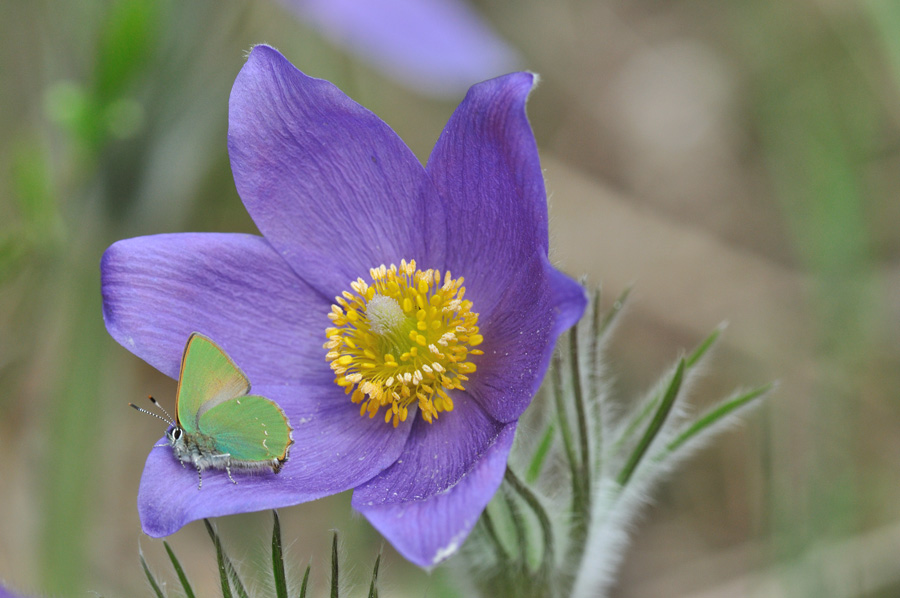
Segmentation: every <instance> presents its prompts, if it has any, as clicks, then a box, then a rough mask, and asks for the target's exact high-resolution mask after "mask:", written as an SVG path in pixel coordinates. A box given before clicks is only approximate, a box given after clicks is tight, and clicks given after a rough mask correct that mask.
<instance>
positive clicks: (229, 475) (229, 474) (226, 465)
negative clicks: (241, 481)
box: [225, 462, 237, 486]
mask: <svg viewBox="0 0 900 598" xmlns="http://www.w3.org/2000/svg"><path fill="white" fill-rule="evenodd" d="M225 472H226V473H227V474H228V479H229V480H231V483H232V484H234V485H235V486H237V482H235V481H234V478H233V477H231V463H228V462H226V463H225Z"/></svg>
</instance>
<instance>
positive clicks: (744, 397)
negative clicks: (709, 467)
mask: <svg viewBox="0 0 900 598" xmlns="http://www.w3.org/2000/svg"><path fill="white" fill-rule="evenodd" d="M770 390H772V384H766V385H765V386H760V387H759V388H755V389H753V390H751V391H749V392H746V393H744V394H741V395H739V396H737V397H735V398H733V399H727V400H725V401H723V402H722V403H720V404H719V405H716V406H715V407H713V408H712V409H710V410H709V411H707V412H706V413H704V414H703V415H701V416H700V417H699V418H697V420H696V421H695V422H694V423H693V424H691V425H690V426H688V428H687V429H686V430H684V431H683V432H682V433H681V434H679V435H678V436H677V437H675V439H674V440H672V441H671V442H669V444H667V445H666V448H665V450H664V451H663V452H662V453H660V454H659V455H657V456H656V457H654V460H655V461H661V460H663V459H664V458H665V456H666V455H668V454H671V453H673V452H675V451H676V450H678V449H679V448H681V447H682V446H683V445H684V444H685V443H686V442H687V441H689V440H690V439H691V438H694V437H695V436H696V435H697V434H699V433H700V432H702V431H703V430H705V429H707V428H709V427H710V426H712V425H713V424H715V423H716V422H718V421H721V420H722V418H724V417H727V416H728V415H730V414H731V413H734V412H735V411H736V410H738V409H740V408H741V407H744V406H745V405H748V404H750V403H751V402H753V401H754V400H756V399H758V398H760V397H762V396H763V395H765V394H767V393H768V392H769V391H770Z"/></svg>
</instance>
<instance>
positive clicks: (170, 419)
mask: <svg viewBox="0 0 900 598" xmlns="http://www.w3.org/2000/svg"><path fill="white" fill-rule="evenodd" d="M147 398H148V399H150V402H151V403H153V404H154V405H156V407H157V408H158V409H159V410H160V411H162V412H163V413H165V414H166V417H163V416H161V415H160V414H158V413H153V412H152V411H147V410H146V409H143V408H141V407H138V406H137V405H135V404H134V403H128V404H129V405H131V406H132V407H134V408H135V409H136V410H138V411H140V412H141V413H146V414H147V415H152V416H153V417H158V418H159V419H161V420H163V421H164V422H166V423H167V424H169V425H170V426H174V425H176V424H175V420H174V419H172V416H171V415H169V412H168V411H166V410H165V409H163V406H162V405H160V404H159V403H157V402H156V399H154V398H153V397H152V396H149V395H148V396H147ZM166 418H168V419H166Z"/></svg>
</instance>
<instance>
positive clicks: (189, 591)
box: [163, 540, 194, 598]
mask: <svg viewBox="0 0 900 598" xmlns="http://www.w3.org/2000/svg"><path fill="white" fill-rule="evenodd" d="M163 546H164V547H165V549H166V553H167V554H168V555H169V560H170V561H172V567H173V568H174V569H175V575H177V576H178V581H179V582H181V587H182V588H183V589H184V595H185V598H194V590H193V588H191V584H190V582H188V578H187V575H185V573H184V569H183V568H182V567H181V563H179V562H178V559H177V558H176V557H175V552H174V551H173V550H172V547H171V546H169V543H168V542H166V541H165V540H163Z"/></svg>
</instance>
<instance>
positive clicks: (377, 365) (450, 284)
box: [324, 260, 483, 427]
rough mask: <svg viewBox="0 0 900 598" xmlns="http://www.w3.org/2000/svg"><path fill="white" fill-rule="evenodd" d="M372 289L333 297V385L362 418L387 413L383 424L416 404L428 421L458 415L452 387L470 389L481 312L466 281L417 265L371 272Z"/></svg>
mask: <svg viewBox="0 0 900 598" xmlns="http://www.w3.org/2000/svg"><path fill="white" fill-rule="evenodd" d="M369 274H370V275H371V277H372V283H371V284H369V283H366V282H365V281H364V280H363V279H362V278H358V279H356V280H355V281H354V282H352V283H350V288H352V289H353V292H352V293H351V292H350V291H344V292H343V294H342V295H341V296H340V297H335V302H336V303H335V304H334V305H332V306H331V312H330V313H329V314H328V318H329V319H330V320H331V322H332V324H333V326H331V327H329V328H327V329H326V330H325V335H326V336H327V337H328V342H327V343H325V345H324V347H325V349H327V350H328V353H327V355H326V356H325V357H326V359H327V360H328V361H329V363H330V364H331V369H332V370H333V371H334V373H335V380H334V381H335V383H336V384H337V385H338V386H341V387H343V388H344V392H345V393H346V394H350V393H353V394H352V397H351V399H352V401H353V402H354V403H360V410H359V413H360V415H365V414H367V413H368V415H369V417H375V415H376V414H377V413H378V410H379V409H381V408H382V407H387V410H386V412H385V414H384V421H385V422H392V423H393V425H394V427H397V425H398V424H399V423H400V422H401V421H405V420H406V418H407V415H408V414H409V407H410V405H412V404H413V403H415V404H416V405H418V407H419V411H420V412H421V413H422V418H423V419H424V420H425V421H427V422H428V423H431V422H432V421H433V420H434V419H436V418H437V417H438V413H440V412H442V411H453V400H452V399H451V398H450V396H449V395H448V394H447V391H448V390H450V389H454V388H455V389H459V390H465V389H464V388H463V382H465V381H466V380H468V377H467V376H466V374H471V373H472V372H474V371H475V364H474V363H472V362H471V361H468V359H469V357H470V356H474V355H482V354H483V352H482V351H481V350H479V349H473V348H472V347H477V346H478V345H480V344H481V342H482V337H481V335H480V334H479V332H478V314H477V313H475V312H473V311H472V302H471V301H467V300H464V299H463V296H464V295H465V292H466V289H465V287H463V286H462V284H463V279H462V277H460V278H456V279H454V278H453V277H451V275H450V272H449V271H448V272H445V273H444V276H443V281H442V278H441V272H440V271H439V270H425V271H421V270H417V269H416V262H415V260H410V261H409V262H407V261H406V260H403V261H401V262H400V267H399V268H398V267H397V266H395V265H394V264H391V266H390V268H388V267H386V266H384V265H381V266H379V267H378V268H372V269H371V270H369Z"/></svg>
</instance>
